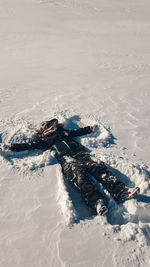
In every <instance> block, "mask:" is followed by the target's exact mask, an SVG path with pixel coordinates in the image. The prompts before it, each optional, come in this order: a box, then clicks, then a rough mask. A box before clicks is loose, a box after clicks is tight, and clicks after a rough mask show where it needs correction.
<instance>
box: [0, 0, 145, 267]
mask: <svg viewBox="0 0 150 267" xmlns="http://www.w3.org/2000/svg"><path fill="white" fill-rule="evenodd" d="M149 13H150V3H149V1H147V0H143V1H140V0H136V1H134V2H133V1H129V0H127V1H121V0H120V1H119V0H114V1H110V0H93V1H89V0H84V1H83V0H80V1H79V0H70V1H68V0H14V1H11V0H5V1H2V0H0V59H1V64H0V143H1V146H2V147H3V146H4V144H7V145H9V144H10V143H13V142H25V141H28V140H30V139H33V138H34V133H35V131H34V129H35V128H37V127H38V126H39V124H40V122H41V121H43V120H45V119H49V118H53V117H57V118H58V119H59V121H60V122H65V126H66V127H67V128H71V129H75V128H77V127H80V126H87V125H92V126H93V125H96V124H97V125H98V131H97V132H95V133H93V134H90V135H87V136H84V137H81V138H78V140H79V141H80V142H81V143H82V144H83V145H85V146H86V147H87V148H88V149H89V152H90V153H91V155H92V156H93V158H95V159H96V160H97V161H99V160H103V161H105V162H106V164H108V168H110V169H111V170H113V172H114V173H115V174H116V175H117V176H118V177H119V178H120V179H121V180H122V181H123V182H124V183H125V184H126V185H128V186H131V187H134V186H139V187H140V189H141V192H140V195H139V196H138V198H137V200H136V199H132V200H130V201H127V202H125V203H124V204H123V205H117V204H116V203H115V201H114V200H113V199H112V197H111V196H110V195H109V194H108V193H107V191H106V190H105V189H104V192H105V193H106V195H107V198H108V207H109V212H108V215H107V216H104V217H99V216H96V214H95V213H94V211H92V210H91V209H90V208H88V207H87V206H86V205H85V203H83V201H82V199H81V197H80V195H79V193H78V191H77V190H76V189H74V188H73V187H72V186H71V185H70V184H69V183H68V182H67V180H66V179H65V177H63V176H62V174H61V170H60V166H58V164H57V161H56V160H55V159H54V157H53V155H51V153H50V151H46V152H44V153H43V154H42V153H41V151H32V152H28V151H24V152H19V153H15V152H10V151H7V150H6V151H1V152H0V164H1V168H0V267H10V266H15V267H27V266H28V267H34V266H36V267H40V266H44V267H57V266H59V267H60V266H62V267H76V266H78V267H85V266H86V267H91V266H92V267H98V266H101V267H108V266H112V267H120V266H123V267H126V266H128V267H130V266H135V267H137V266H139V267H147V266H150V186H149V179H150V167H149V166H150V157H149V147H150V137H149V128H150V104H149V103H150V90H149V86H150V76H149V73H150V33H149V29H150V19H149Z"/></svg>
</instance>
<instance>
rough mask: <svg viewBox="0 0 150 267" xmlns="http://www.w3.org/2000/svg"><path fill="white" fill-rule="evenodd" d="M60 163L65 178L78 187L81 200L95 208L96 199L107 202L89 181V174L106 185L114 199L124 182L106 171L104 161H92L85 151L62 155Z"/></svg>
mask: <svg viewBox="0 0 150 267" xmlns="http://www.w3.org/2000/svg"><path fill="white" fill-rule="evenodd" d="M60 164H61V167H62V172H63V174H64V176H65V177H66V179H67V180H68V181H70V182H71V183H73V184H74V185H75V186H76V187H77V188H78V190H79V191H80V194H81V196H82V198H83V200H84V201H85V202H86V204H87V205H88V206H90V207H91V208H94V209H95V207H96V203H97V201H98V199H103V200H104V202H105V204H107V203H106V201H105V199H104V196H103V194H102V193H101V192H100V191H99V190H98V188H97V186H96V185H95V184H94V183H93V182H92V181H91V179H90V175H92V176H93V177H94V178H95V179H96V180H97V181H98V182H99V183H101V184H102V185H103V186H104V187H106V189H107V190H108V192H109V193H110V194H111V196H112V197H113V198H114V199H115V200H117V195H118V193H119V192H120V191H121V190H122V189H123V188H124V187H125V184H124V183H122V182H121V181H120V180H119V179H118V178H117V177H116V176H114V175H112V174H111V173H110V172H109V171H108V168H107V166H106V165H105V163H104V162H102V161H101V162H100V163H98V162H96V161H94V160H93V159H92V158H91V156H90V155H89V154H88V153H87V152H79V153H77V154H75V155H73V156H66V157H63V158H61V160H60Z"/></svg>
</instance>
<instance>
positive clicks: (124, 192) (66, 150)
mask: <svg viewBox="0 0 150 267" xmlns="http://www.w3.org/2000/svg"><path fill="white" fill-rule="evenodd" d="M97 128H98V126H87V127H84V128H79V129H76V130H68V129H65V128H64V124H62V123H59V122H58V120H57V119H52V120H50V121H45V122H43V123H42V124H41V127H40V130H36V131H37V137H38V138H37V140H35V141H32V142H29V143H20V144H19V143H14V144H11V147H10V149H11V151H17V152H19V151H23V150H33V149H41V150H43V151H45V150H47V149H50V150H51V151H54V154H55V157H56V158H57V160H58V162H59V163H60V164H61V168H62V172H63V174H64V176H65V177H66V179H67V180H68V181H70V182H71V183H72V184H74V185H75V187H77V188H78V190H79V192H80V194H81V196H82V198H83V200H84V201H85V202H86V204H87V205H88V206H90V207H91V208H92V209H95V210H96V211H97V214H99V215H104V214H106V212H107V211H108V208H107V202H106V200H105V198H104V196H103V194H102V193H101V192H100V191H99V190H98V188H97V186H96V185H95V184H94V183H93V182H92V181H91V179H90V175H92V176H93V177H94V178H95V179H96V180H97V181H98V182H100V183H101V184H102V185H103V186H104V187H106V189H107V190H108V192H109V193H110V194H111V196H112V197H113V198H114V199H115V200H116V201H117V202H119V203H120V202H124V201H125V200H128V199H131V198H133V197H134V196H135V195H137V194H138V193H139V192H140V189H139V188H138V187H135V188H128V187H126V186H125V184H124V183H123V182H121V181H120V180H119V179H118V178H117V177H116V176H114V175H113V174H112V173H110V171H109V170H108V168H107V166H106V164H105V163H104V162H102V161H101V162H100V163H97V162H96V161H94V160H93V159H92V158H91V156H90V154H89V153H88V152H87V151H86V148H85V147H84V146H83V145H81V144H80V143H78V142H77V141H76V140H74V138H75V137H78V136H82V135H86V134H90V133H92V132H93V131H95V130H96V129H97Z"/></svg>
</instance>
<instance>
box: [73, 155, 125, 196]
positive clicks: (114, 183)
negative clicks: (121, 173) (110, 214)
mask: <svg viewBox="0 0 150 267" xmlns="http://www.w3.org/2000/svg"><path fill="white" fill-rule="evenodd" d="M76 158H77V159H78V160H79V161H81V162H82V164H84V165H85V167H86V169H87V171H88V173H90V174H91V175H92V176H93V177H94V178H96V180H97V181H98V182H100V183H101V184H102V185H103V186H104V187H106V188H107V190H108V192H109V193H110V194H111V195H112V197H113V198H114V199H115V200H117V198H118V195H119V193H120V192H121V191H122V190H123V189H124V188H125V184H124V183H123V182H121V181H120V180H119V179H118V178H117V177H116V176H115V175H113V174H112V173H111V172H110V171H109V170H108V168H107V166H106V164H105V163H104V162H102V161H101V162H100V163H98V162H96V161H94V160H93V159H92V158H91V156H90V155H89V154H88V153H87V152H85V153H79V154H78V155H76Z"/></svg>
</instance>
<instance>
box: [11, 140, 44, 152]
mask: <svg viewBox="0 0 150 267" xmlns="http://www.w3.org/2000/svg"><path fill="white" fill-rule="evenodd" d="M33 149H41V150H46V149H48V146H47V144H46V142H44V141H43V140H36V141H32V142H29V143H20V144H19V143H14V144H11V146H10V150H11V151H16V152H19V151H23V150H33Z"/></svg>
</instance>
